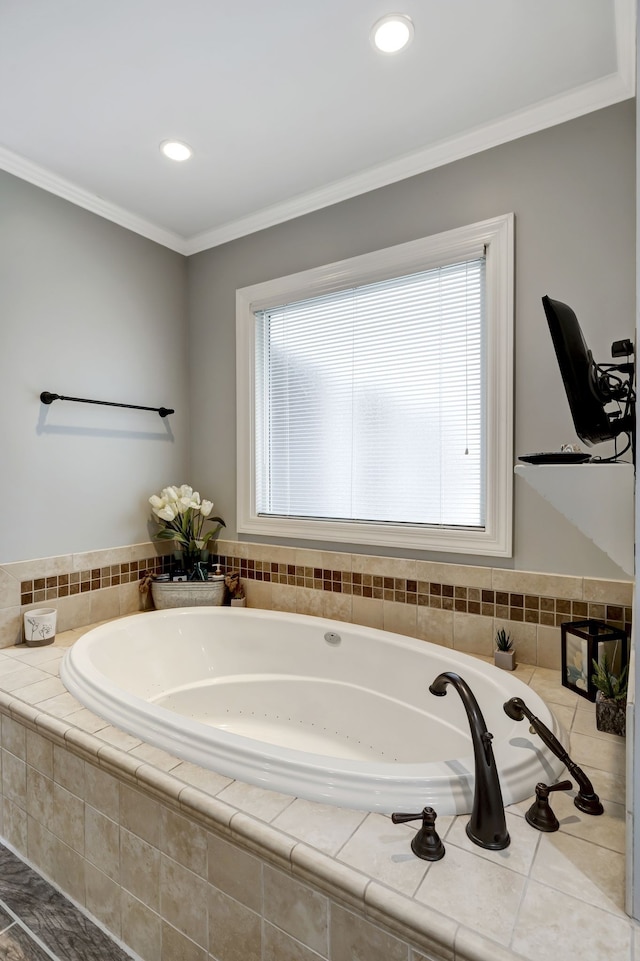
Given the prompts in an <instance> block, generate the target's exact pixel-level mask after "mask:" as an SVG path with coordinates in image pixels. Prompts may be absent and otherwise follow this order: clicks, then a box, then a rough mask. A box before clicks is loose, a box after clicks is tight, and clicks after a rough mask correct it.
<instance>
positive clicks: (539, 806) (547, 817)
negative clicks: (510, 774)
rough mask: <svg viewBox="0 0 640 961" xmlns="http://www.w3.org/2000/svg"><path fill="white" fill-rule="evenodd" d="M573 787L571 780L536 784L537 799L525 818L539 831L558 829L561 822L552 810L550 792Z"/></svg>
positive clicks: (567, 789)
mask: <svg viewBox="0 0 640 961" xmlns="http://www.w3.org/2000/svg"><path fill="white" fill-rule="evenodd" d="M572 787H573V784H572V783H571V781H568V780H567V781H559V782H558V783H557V784H543V783H542V781H540V782H539V783H538V784H536V799H535V801H534V802H533V804H532V805H531V807H530V808H529V810H528V811H527V813H526V814H525V820H526V821H527V824H530V825H531V827H534V828H537V829H538V831H547V832H551V831H557V830H558V828H559V827H560V822H559V821H558V819H557V817H556V816H555V814H554V813H553V811H552V810H551V806H550V804H549V794H550V792H551V791H569V790H570V789H571V788H572Z"/></svg>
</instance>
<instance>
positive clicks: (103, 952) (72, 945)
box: [0, 845, 131, 961]
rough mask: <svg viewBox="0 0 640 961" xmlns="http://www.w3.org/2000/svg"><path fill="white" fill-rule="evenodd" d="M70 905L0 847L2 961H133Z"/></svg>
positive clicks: (33, 872) (0, 938)
mask: <svg viewBox="0 0 640 961" xmlns="http://www.w3.org/2000/svg"><path fill="white" fill-rule="evenodd" d="M130 957H131V956H130V955H129V954H127V953H126V952H125V951H123V950H122V948H120V947H119V946H118V945H117V944H116V943H115V942H114V941H112V940H111V938H110V937H109V936H108V935H107V934H105V933H104V932H103V931H102V930H101V929H100V928H98V927H96V925H95V924H92V923H91V921H89V920H88V918H86V917H85V916H84V915H83V914H82V913H81V912H80V911H79V910H78V909H77V908H76V907H75V906H74V905H73V904H72V903H71V902H70V901H68V900H67V899H66V898H65V897H63V895H62V894H60V893H59V892H58V891H56V890H55V888H53V887H52V886H51V885H50V884H49V883H48V882H47V881H45V880H44V879H43V878H41V877H40V875H39V874H36V872H35V871H33V870H32V869H31V868H30V867H28V865H26V864H24V862H23V861H21V860H20V859H19V858H18V857H16V855H15V854H13V853H12V852H11V851H10V850H9V849H8V848H6V847H4V846H3V845H0V959H2V961H130Z"/></svg>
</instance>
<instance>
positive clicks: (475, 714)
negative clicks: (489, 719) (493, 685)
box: [429, 671, 511, 851]
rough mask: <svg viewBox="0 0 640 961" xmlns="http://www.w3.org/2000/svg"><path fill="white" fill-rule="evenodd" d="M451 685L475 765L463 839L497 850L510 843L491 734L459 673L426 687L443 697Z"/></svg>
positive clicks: (446, 673) (441, 677)
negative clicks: (465, 721)
mask: <svg viewBox="0 0 640 961" xmlns="http://www.w3.org/2000/svg"><path fill="white" fill-rule="evenodd" d="M449 684H452V685H453V687H455V689H456V691H457V692H458V694H459V695H460V699H461V701H462V704H463V706H464V709H465V711H466V713H467V718H468V721H469V728H470V731H471V741H472V743H473V755H474V763H475V784H474V792H473V809H472V812H471V819H470V821H469V823H468V824H467V827H466V832H467V836H468V837H469V838H470V839H471V840H472V841H473V842H474V844H478V845H479V846H480V847H482V848H489V849H490V850H492V851H501V850H502V849H503V848H506V847H508V845H509V844H510V843H511V838H510V837H509V832H508V831H507V824H506V819H505V814H504V803H503V801H502V791H501V789H500V779H499V778H498V769H497V767H496V762H495V758H494V756H493V747H492V744H491V742H492V740H493V735H492V734H490V733H489V731H488V730H487V725H486V723H485V720H484V716H483V714H482V711H481V710H480V706H479V704H478V702H477V701H476V698H475V696H474V694H473V691H472V690H471V688H470V687H469V685H468V684H467V682H466V681H465V680H463V678H461V677H460V675H459V674H455V673H454V672H453V671H445V672H444V673H443V674H439V675H438V677H436V679H435V681H434V682H433V684H431V686H430V687H429V690H430V691H431V693H432V694H435V695H436V696H437V697H443V696H444V695H445V694H446V693H447V687H448V685H449Z"/></svg>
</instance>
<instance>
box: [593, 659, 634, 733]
mask: <svg viewBox="0 0 640 961" xmlns="http://www.w3.org/2000/svg"><path fill="white" fill-rule="evenodd" d="M592 663H593V671H594V673H593V674H592V676H591V680H592V682H593V684H594V685H595V687H596V688H597V689H598V690H597V692H596V727H597V729H598V730H599V731H603V732H605V733H606V734H618V735H619V736H620V737H624V736H625V734H626V732H627V725H626V721H627V687H628V679H629V666H628V664H625V666H624V667H623V668H622V670H621V671H620V673H619V674H614V673H613V671H612V670H611V666H610V664H609V662H608V661H607V656H606V654H605V656H604V657H603V659H602V662H598V661H596V660H595V658H594V660H593V662H592Z"/></svg>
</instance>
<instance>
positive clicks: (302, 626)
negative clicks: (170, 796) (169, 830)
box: [61, 607, 564, 814]
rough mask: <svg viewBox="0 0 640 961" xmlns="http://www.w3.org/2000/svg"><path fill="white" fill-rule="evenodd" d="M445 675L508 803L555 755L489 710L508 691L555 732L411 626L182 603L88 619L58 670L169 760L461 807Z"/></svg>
mask: <svg viewBox="0 0 640 961" xmlns="http://www.w3.org/2000/svg"><path fill="white" fill-rule="evenodd" d="M443 671H454V672H456V673H457V674H459V675H460V676H461V677H462V678H463V679H464V680H465V681H466V682H467V683H468V684H469V686H470V687H471V689H472V691H473V692H474V694H475V696H476V699H477V701H478V703H479V705H480V709H481V711H482V713H483V714H484V717H485V720H486V723H487V727H488V729H489V731H490V732H491V733H492V734H493V736H494V740H493V748H494V754H495V759H496V764H497V767H498V771H499V774H500V782H501V786H502V794H503V799H504V802H505V804H510V803H512V802H515V801H520V800H523V799H524V798H527V797H529V796H530V795H532V794H533V792H534V789H535V785H536V783H537V782H538V781H545V782H546V783H553V781H555V780H557V778H558V776H559V775H560V773H561V771H562V770H563V765H562V764H561V762H560V761H558V760H557V758H555V757H554V756H553V755H552V754H551V753H550V752H549V751H548V750H547V748H545V746H544V745H543V743H542V742H541V740H540V738H539V737H537V736H536V735H532V734H530V733H529V729H528V724H527V722H526V721H525V722H517V721H512V720H510V719H509V718H508V717H507V716H506V714H505V713H504V711H503V709H502V705H503V703H504V702H505V701H506V700H508V699H509V698H510V697H513V696H519V697H521V698H522V699H523V700H524V701H525V702H526V704H527V706H528V707H529V708H530V709H531V710H532V711H533V713H534V714H536V715H537V716H538V717H539V718H540V719H541V720H542V721H543V722H544V723H545V724H546V725H547V727H549V728H550V729H551V730H552V731H553V732H554V733H555V734H556V736H558V737H560V738H561V739H564V735H563V732H562V730H561V728H560V726H559V724H558V722H557V721H556V719H555V718H554V716H553V714H552V713H551V711H550V710H549V709H548V707H547V706H546V704H545V703H544V702H543V701H542V700H541V698H540V697H539V696H538V695H537V694H536V693H535V692H534V691H532V690H531V689H530V688H529V687H527V686H526V685H525V684H523V683H522V682H521V681H519V680H518V679H517V678H516V677H514V676H513V675H512V674H511V673H509V672H506V671H500V670H498V669H497V668H495V667H494V666H493V665H491V664H487V663H485V662H483V661H479V660H478V659H476V658H473V657H470V656H468V655H466V654H461V653H459V652H456V651H452V650H450V649H448V648H443V647H440V646H438V645H436V644H430V643H428V642H426V641H420V640H417V639H414V638H410V637H404V636H402V635H398V634H391V633H388V632H385V631H379V630H374V629H371V628H366V627H360V626H358V625H354V624H347V623H343V622H339V621H332V620H327V619H323V618H318V617H310V616H307V615H303V614H285V613H280V612H275V611H262V610H247V609H235V608H226V607H208V608H207V607H198V608H180V609H172V610H164V611H154V612H150V613H147V614H138V615H133V616H131V617H124V618H121V619H119V620H115V621H111V622H109V623H107V624H103V625H101V626H100V627H96V628H94V629H93V630H91V631H89V632H88V633H87V634H85V635H84V636H83V637H81V638H80V639H79V640H78V641H76V643H75V644H74V645H73V647H71V648H70V649H69V651H68V652H67V653H66V655H65V657H64V660H63V663H62V667H61V677H62V680H63V682H64V684H65V685H66V687H67V688H68V690H69V691H70V692H71V693H72V694H73V695H74V696H75V697H76V698H77V699H78V700H79V701H81V702H82V703H83V704H84V705H86V707H88V708H89V709H90V710H91V711H93V712H94V713H95V714H98V715H99V716H100V717H103V718H105V719H106V720H107V721H109V722H111V723H112V724H115V725H116V726H117V727H119V728H122V729H123V730H125V731H127V732H129V733H130V734H133V735H135V736H137V737H139V738H140V739H142V740H144V741H147V742H148V743H150V744H152V745H155V746H156V747H160V748H163V749H164V750H165V751H168V752H170V753H171V754H173V755H175V756H176V757H179V758H183V759H184V760H187V761H191V762H193V763H195V764H199V765H201V766H202V767H206V768H210V769H211V770H214V771H217V772H219V773H220V774H223V775H227V776H228V777H231V778H236V779H238V780H240V781H245V782H247V783H249V784H256V785H259V786H260V787H264V788H268V789H269V790H272V791H280V792H282V793H285V794H291V795H293V796H295V797H301V798H307V799H309V800H312V801H319V802H322V803H327V804H335V805H340V806H344V807H351V808H357V809H360V810H367V811H379V812H382V813H387V814H389V813H391V812H392V811H416V812H417V811H421V810H422V808H423V807H424V806H426V805H429V806H432V807H434V808H435V809H436V811H437V812H438V813H439V814H464V813H468V812H470V811H471V807H472V801H473V779H474V775H473V771H474V761H473V748H472V744H471V738H470V733H469V724H468V721H467V716H466V713H465V711H464V708H463V705H462V701H461V700H460V697H459V695H458V693H457V691H456V690H455V689H454V688H453V686H452V685H449V687H448V688H447V694H446V696H445V697H436V696H435V695H433V694H431V693H430V691H429V685H430V684H431V683H432V682H433V681H434V680H435V678H436V677H437V675H438V674H440V673H441V672H443Z"/></svg>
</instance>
